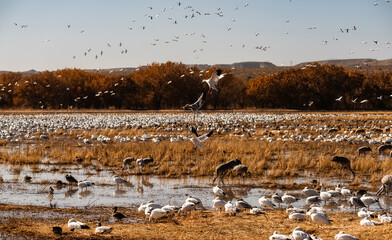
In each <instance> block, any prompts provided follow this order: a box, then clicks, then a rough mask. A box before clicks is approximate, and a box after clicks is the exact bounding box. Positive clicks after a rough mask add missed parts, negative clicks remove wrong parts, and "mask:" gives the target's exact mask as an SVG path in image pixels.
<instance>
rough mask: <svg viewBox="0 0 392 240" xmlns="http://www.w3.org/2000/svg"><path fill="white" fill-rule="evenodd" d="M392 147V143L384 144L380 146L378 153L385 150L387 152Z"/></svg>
mask: <svg viewBox="0 0 392 240" xmlns="http://www.w3.org/2000/svg"><path fill="white" fill-rule="evenodd" d="M389 149H392V145H391V144H384V145H381V146H379V147H378V154H382V153H383V152H385V151H386V150H389Z"/></svg>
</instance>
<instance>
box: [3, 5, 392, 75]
mask: <svg viewBox="0 0 392 240" xmlns="http://www.w3.org/2000/svg"><path fill="white" fill-rule="evenodd" d="M178 2H179V1H171V0H170V1H169V0H168V1H165V0H147V1H142V0H129V1H125V0H116V1H109V0H82V1H80V0H67V1H59V0H36V1H31V0H25V1H23V0H0V70H10V71H25V70H29V69H36V70H40V71H42V70H56V69H63V68H81V69H85V68H114V67H137V66H139V65H145V64H150V63H153V62H166V61H175V62H183V63H186V64H192V63H200V64H203V63H207V64H217V63H233V62H241V61H270V62H272V63H274V64H276V65H291V64H297V63H299V62H304V61H315V60H326V59H344V58H375V59H379V60H382V59H387V58H392V49H391V48H389V47H390V45H391V44H388V43H390V42H392V26H391V25H392V24H391V23H392V3H390V2H389V0H387V1H386V0H373V1H368V0H328V1H326V0H292V1H289V0H268V1H267V0H246V1H243V0H186V1H185V0H184V1H182V0H181V1H180V2H181V5H180V6H179V4H178ZM208 14H209V15H208ZM151 18H152V20H151ZM23 25H27V26H23ZM67 25H70V27H69V28H68V26H67ZM22 26H23V27H22ZM354 26H355V27H356V30H353V28H354ZM143 28H144V29H143ZM308 28H312V29H308ZM340 29H342V30H343V31H344V33H342V32H340ZM346 29H349V31H348V33H347V32H346ZM82 31H84V32H82ZM334 38H335V39H334ZM336 39H337V40H336ZM323 41H326V42H323ZM374 41H378V44H376V43H374ZM120 42H121V44H122V46H120ZM364 42H367V43H366V44H365V43H364ZM109 45H110V46H111V47H109ZM256 47H257V48H256ZM101 51H102V52H103V53H102V55H101ZM122 52H123V53H122ZM125 52H126V53H125Z"/></svg>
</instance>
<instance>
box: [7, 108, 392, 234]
mask: <svg viewBox="0 0 392 240" xmlns="http://www.w3.org/2000/svg"><path fill="white" fill-rule="evenodd" d="M391 126H392V115H391V113H390V112H296V111H265V112H263V111H255V112H251V111H243V112H240V111H220V112H205V113H203V114H201V115H196V116H194V115H193V114H188V113H184V112H182V111H177V112H176V111H172V112H169V111H168V112H164V111H163V112H162V111H159V112H154V111H148V112H115V111H110V112H109V111H108V112H34V111H33V112H3V114H2V115H0V196H1V197H0V211H1V214H0V239H43V238H47V239H268V238H269V237H270V236H271V235H272V234H273V233H274V231H277V232H278V233H279V234H285V235H290V234H291V233H292V232H293V229H294V228H296V227H298V226H300V227H301V228H302V229H303V230H305V231H306V232H307V233H309V234H314V235H316V236H317V237H319V238H321V239H334V237H335V235H336V234H338V233H339V232H340V231H345V232H346V233H349V234H351V235H353V236H355V237H357V238H359V239H391V238H392V232H391V231H390V230H391V223H388V222H383V224H382V225H377V226H361V225H360V221H361V220H362V217H359V216H358V215H357V212H358V210H359V209H358V208H357V207H354V206H352V204H350V203H349V202H348V199H350V197H355V196H357V195H356V194H355V193H356V192H357V191H358V190H366V191H367V196H372V197H373V198H374V199H376V200H377V202H375V203H373V204H370V206H369V210H370V211H375V212H376V215H377V213H382V212H383V213H384V212H386V213H391V204H392V197H391V196H388V195H387V194H382V195H381V196H376V192H377V190H378V189H379V188H380V186H381V182H380V180H381V178H382V177H383V176H385V175H388V174H392V157H391V150H390V149H389V150H388V147H386V150H385V151H382V150H379V147H380V146H382V145H389V144H391V143H392V132H391ZM191 127H194V128H195V130H196V131H197V132H198V133H199V135H203V134H206V133H210V132H211V131H213V132H212V135H211V136H210V137H209V138H208V139H207V140H205V141H202V142H201V143H200V144H201V146H202V148H200V147H197V146H196V144H194V143H193V142H194V141H195V138H196V136H195V135H194V134H193V133H192V132H191V131H190V128H191ZM365 146H366V147H370V149H371V151H370V152H365V153H364V154H360V155H359V154H358V148H360V147H365ZM334 156H342V157H345V158H347V159H348V160H349V161H350V164H349V166H350V168H351V169H352V171H353V172H354V174H352V172H351V171H349V169H347V168H342V167H341V166H342V165H340V164H338V163H336V162H333V161H332V158H333V157H334ZM126 158H134V161H130V162H129V164H124V159H126ZM147 158H152V159H153V161H152V162H150V163H146V164H141V161H137V160H138V159H139V160H142V159H147ZM233 159H239V160H240V161H241V164H242V165H245V166H246V167H247V169H248V170H249V172H250V174H244V175H239V174H236V173H235V172H231V171H228V174H227V175H226V176H225V177H224V178H223V181H222V180H221V179H220V178H219V177H218V178H217V180H216V181H215V182H214V183H213V179H214V177H215V169H216V167H217V166H219V165H220V164H222V163H226V162H228V161H230V160H233ZM66 175H72V176H73V177H74V178H76V179H77V181H80V182H82V181H84V182H89V183H94V184H93V185H91V186H88V187H82V186H80V184H79V186H78V183H74V184H70V183H69V182H68V181H67V180H66V178H65V176H66ZM115 175H117V176H119V177H120V178H121V179H124V180H125V181H126V182H124V183H120V184H119V183H118V182H115V181H114V180H113V177H114V176H115ZM80 182H79V183H80ZM321 183H322V184H323V185H324V187H325V189H323V188H321V187H320V185H321ZM216 185H219V186H220V187H221V188H222V189H223V190H224V192H225V194H224V195H223V196H220V199H221V200H223V201H225V202H228V201H231V202H232V203H233V204H234V205H235V203H236V202H238V201H239V200H240V199H243V200H245V201H246V202H248V203H249V204H250V205H251V206H252V207H258V208H260V209H261V210H262V211H263V214H260V215H256V214H251V213H250V211H249V210H248V209H243V210H242V211H238V212H237V211H235V214H233V212H227V211H218V210H215V209H214V208H213V204H212V202H213V200H214V199H215V198H216V194H214V193H213V187H214V186H216ZM305 187H308V188H312V189H315V190H316V191H319V192H322V191H328V190H332V191H335V192H339V193H338V194H335V195H333V196H332V197H331V198H330V199H328V200H326V201H325V200H323V201H320V202H319V203H318V205H317V206H319V207H321V208H322V209H323V211H324V212H325V213H326V214H327V215H328V218H329V219H330V220H332V222H331V225H329V224H326V225H320V226H319V224H316V223H315V222H314V221H312V219H311V217H310V216H307V217H306V216H305V218H304V219H302V220H301V219H298V220H293V219H290V218H289V215H290V214H289V213H288V211H287V208H288V204H286V203H281V204H278V203H277V202H275V206H273V207H268V208H267V207H265V206H260V203H259V198H260V197H262V196H265V197H267V198H271V196H272V195H273V194H275V193H277V194H279V195H281V196H283V195H284V194H285V193H287V194H290V195H292V196H294V197H295V198H296V200H295V202H293V203H292V204H290V205H291V206H290V207H292V208H298V209H299V208H303V209H306V210H308V209H309V208H310V207H311V206H310V204H309V203H308V202H307V197H308V196H307V195H305V194H304V191H303V189H304V188H305ZM343 188H344V189H348V190H350V194H349V195H341V194H340V190H341V189H343ZM338 189H339V190H338ZM187 195H190V196H192V197H197V198H199V199H200V200H201V201H202V204H203V207H202V208H200V207H196V209H194V210H192V211H189V212H188V211H185V210H183V209H184V206H183V204H184V203H186V202H187ZM188 198H189V197H188ZM148 201H154V203H157V204H160V205H162V206H164V205H170V206H172V207H173V209H174V210H173V211H171V212H167V214H165V216H163V217H162V218H159V219H153V220H151V221H150V220H149V218H151V217H150V216H151V212H148V213H147V211H145V210H143V211H139V210H140V206H141V204H146V203H147V202H148ZM115 206H116V207H118V211H119V212H121V213H122V214H124V215H125V216H126V217H127V218H125V219H122V220H117V219H116V218H115V217H114V216H113V211H112V208H113V207H115ZM177 206H178V207H177ZM180 208H181V210H180V211H178V209H180ZM305 215H306V214H305ZM72 218H74V219H76V220H77V221H81V222H84V223H86V224H87V225H89V226H90V229H75V230H74V231H71V229H70V228H69V227H68V221H69V219H72ZM373 220H375V221H377V222H380V221H381V220H380V219H379V218H377V216H376V217H375V218H374V219H373ZM97 222H101V223H102V225H104V226H109V227H112V228H113V229H112V232H111V233H107V234H97V233H95V227H96V223H97ZM55 226H58V227H61V228H62V234H61V235H59V234H55V233H53V232H52V228H53V227H55ZM313 239H317V238H313Z"/></svg>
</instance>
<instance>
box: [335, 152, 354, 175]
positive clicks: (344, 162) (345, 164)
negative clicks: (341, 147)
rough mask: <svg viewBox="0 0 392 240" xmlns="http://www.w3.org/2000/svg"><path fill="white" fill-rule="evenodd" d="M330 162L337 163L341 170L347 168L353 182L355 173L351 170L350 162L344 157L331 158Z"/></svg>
mask: <svg viewBox="0 0 392 240" xmlns="http://www.w3.org/2000/svg"><path fill="white" fill-rule="evenodd" d="M332 162H336V163H339V164H340V165H341V169H344V168H347V169H348V170H350V172H351V173H352V174H353V180H354V179H355V173H354V171H353V170H352V169H351V166H350V160H348V159H347V158H345V157H341V156H335V157H333V158H332Z"/></svg>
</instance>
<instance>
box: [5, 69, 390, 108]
mask: <svg viewBox="0 0 392 240" xmlns="http://www.w3.org/2000/svg"><path fill="white" fill-rule="evenodd" d="M216 69H217V68H216V67H211V68H208V69H205V70H200V69H198V68H196V67H189V66H187V65H184V64H182V63H173V62H166V63H153V64H150V65H148V66H146V67H144V68H140V69H139V70H138V71H135V72H132V73H129V74H124V75H120V74H104V73H100V72H88V71H83V70H80V69H63V70H58V71H45V72H40V73H37V74H33V75H27V76H23V75H22V74H21V73H16V72H7V73H2V74H0V107H1V108H3V109H19V108H25V109H29V108H32V109H39V108H42V109H136V110H137V109H179V108H180V107H182V106H183V105H185V104H187V103H193V102H195V101H196V100H197V99H198V97H199V96H200V94H201V93H202V92H206V91H208V86H207V84H206V83H203V82H202V80H203V79H206V78H209V77H210V75H211V73H212V72H213V71H215V70H216ZM222 70H223V72H227V73H228V74H227V75H226V76H225V77H224V78H223V79H221V80H220V81H219V83H218V90H219V91H217V92H216V91H214V92H213V93H212V94H209V95H208V96H207V102H206V104H205V106H203V109H244V108H287V109H313V110H333V109H339V110H358V109H368V110H373V109H379V110H383V109H391V108H392V97H391V94H392V75H391V73H390V72H378V73H363V72H359V71H356V70H347V69H345V68H343V67H339V66H335V65H320V64H318V63H314V64H311V65H307V66H305V67H299V68H290V69H286V70H283V71H279V72H277V73H274V74H265V75H264V74H262V75H259V76H258V77H256V78H253V79H245V78H240V77H237V76H235V75H233V74H231V73H230V70H229V69H222Z"/></svg>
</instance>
